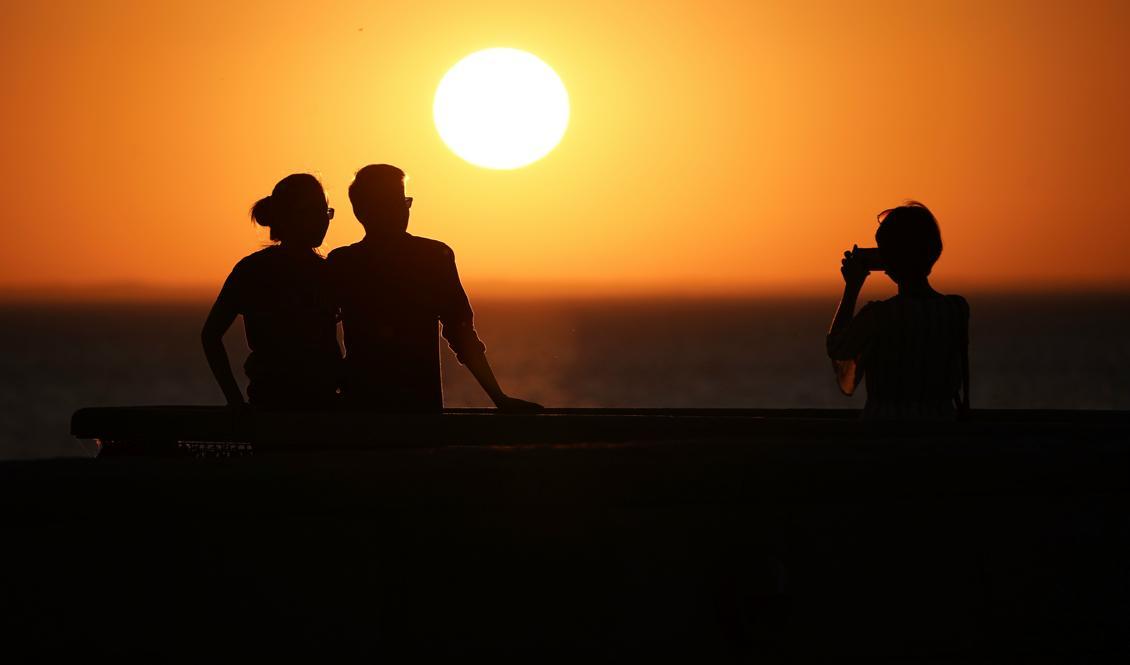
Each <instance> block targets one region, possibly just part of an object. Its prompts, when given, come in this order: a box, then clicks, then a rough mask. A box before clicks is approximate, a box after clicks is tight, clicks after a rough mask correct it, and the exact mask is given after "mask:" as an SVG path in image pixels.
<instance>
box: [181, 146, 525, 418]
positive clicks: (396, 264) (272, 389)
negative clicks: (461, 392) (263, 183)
mask: <svg viewBox="0 0 1130 665" xmlns="http://www.w3.org/2000/svg"><path fill="white" fill-rule="evenodd" d="M349 200H350V202H351V203H352V204H353V212H354V215H356V217H357V219H358V221H360V222H361V225H362V226H363V227H364V228H365V237H364V238H363V239H362V240H361V242H358V243H356V244H353V245H350V246H348V247H340V248H338V249H335V250H334V251H332V252H330V254H329V256H328V257H327V258H325V259H323V258H322V257H321V256H320V255H319V254H318V253H317V252H316V251H315V248H317V247H319V246H320V245H321V244H322V241H323V240H324V238H325V235H326V230H327V229H328V228H329V222H330V220H331V219H333V217H334V210H333V208H330V207H329V204H328V202H327V200H326V195H325V192H324V191H323V189H322V185H321V183H320V182H318V179H317V178H315V177H314V176H312V175H308V174H294V175H290V176H287V177H286V178H283V179H282V180H281V181H279V183H278V184H277V185H275V188H274V190H273V191H272V192H271V194H270V196H267V197H265V198H263V199H261V200H259V201H258V202H257V203H256V204H255V205H254V207H253V208H252V210H251V217H252V218H253V219H254V220H255V222H256V223H258V224H260V225H261V226H266V227H269V228H270V230H271V240H274V241H277V244H275V245H271V246H269V247H267V248H265V249H263V250H260V251H258V252H255V253H254V254H252V255H250V256H248V257H246V258H244V259H243V260H241V261H240V262H239V263H237V264H236V266H235V268H233V269H232V272H231V275H229V276H228V278H227V281H225V282H224V286H223V288H222V289H221V291H220V295H219V296H218V297H217V298H216V302H215V304H214V305H213V306H212V310H211V312H210V313H209V315H208V319H207V321H206V322H205V324H204V330H203V332H202V340H203V343H204V351H205V355H206V356H207V358H208V364H209V366H210V367H211V369H212V373H213V374H214V375H215V377H216V380H217V381H218V382H219V384H220V388H221V389H222V390H223V392H224V396H225V398H226V399H227V402H228V404H229V405H231V406H234V407H240V406H243V405H244V404H245V402H244V399H243V394H242V393H241V392H240V389H239V386H238V384H237V383H236V381H235V377H234V376H233V374H232V370H231V364H230V362H229V360H228V356H227V352H226V350H225V349H224V346H223V335H224V333H225V332H226V331H227V330H228V328H230V327H231V324H232V323H233V322H234V321H235V318H236V317H237V316H239V315H242V316H243V317H244V327H245V330H246V334H247V343H248V346H249V347H250V348H251V355H250V356H249V357H248V358H247V362H246V364H245V365H244V368H245V370H246V372H247V377H248V379H249V381H250V383H249V385H248V388H247V397H248V401H249V402H250V404H251V405H252V406H255V407H257V408H263V409H268V410H307V409H313V410H319V409H332V408H337V407H339V406H340V407H345V408H350V409H366V410H370V409H371V410H387V411H398V412H429V411H439V410H440V409H442V407H443V393H442V387H441V384H440V365H439V348H438V340H437V336H436V332H437V322H438V323H441V324H442V326H443V336H444V338H446V339H447V341H448V344H449V345H450V346H451V349H452V350H453V351H454V352H455V355H456V357H457V358H458V359H459V362H460V363H462V364H463V365H464V366H466V367H467V369H469V370H470V371H471V373H472V374H473V375H474V377H475V379H476V380H478V382H479V385H481V386H482V387H483V389H484V390H485V391H486V393H487V394H488V395H489V396H490V398H491V399H492V400H493V401H494V403H495V405H496V406H498V407H499V408H500V409H506V410H536V409H540V408H541V407H540V405H538V404H534V403H533V402H527V401H524V400H520V399H516V398H513V397H510V396H508V395H507V394H506V393H505V392H503V390H502V388H500V387H499V385H498V381H497V380H496V379H495V376H494V372H493V371H492V370H491V366H490V363H489V362H487V357H486V347H485V346H484V345H483V343H482V342H481V341H480V340H479V337H478V335H477V334H476V333H475V326H474V314H473V313H472V311H471V305H470V302H469V301H468V299H467V294H466V293H465V292H464V290H463V286H462V284H461V283H460V281H459V274H458V272H457V271H456V268H455V255H454V253H453V252H452V251H451V249H450V248H449V247H448V246H447V245H445V244H443V243H441V242H437V241H435V240H428V239H427V238H419V237H416V236H413V235H410V234H409V233H408V232H407V228H408V217H409V214H410V209H411V207H412V199H411V198H410V197H406V196H405V195H404V172H403V171H401V170H400V169H398V168H396V167H395V166H389V165H387V164H377V165H370V166H366V167H364V168H362V169H361V170H360V171H358V172H357V175H356V177H355V178H354V180H353V183H352V184H351V185H350V186H349ZM339 320H340V321H341V324H342V328H343V331H344V340H345V350H346V353H345V357H344V358H343V357H342V354H341V349H340V346H339V345H338V341H337V324H338V321H339Z"/></svg>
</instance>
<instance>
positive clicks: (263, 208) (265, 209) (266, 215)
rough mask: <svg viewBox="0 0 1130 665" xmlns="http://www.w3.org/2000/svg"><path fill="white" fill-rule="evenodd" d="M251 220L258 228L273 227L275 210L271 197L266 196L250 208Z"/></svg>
mask: <svg viewBox="0 0 1130 665" xmlns="http://www.w3.org/2000/svg"><path fill="white" fill-rule="evenodd" d="M251 219H253V220H255V223H256V224H258V225H259V226H268V227H269V226H273V225H274V222H275V210H274V205H273V201H272V200H271V195H270V194H268V195H266V196H264V197H263V198H261V199H259V200H258V201H256V202H255V205H253V206H251Z"/></svg>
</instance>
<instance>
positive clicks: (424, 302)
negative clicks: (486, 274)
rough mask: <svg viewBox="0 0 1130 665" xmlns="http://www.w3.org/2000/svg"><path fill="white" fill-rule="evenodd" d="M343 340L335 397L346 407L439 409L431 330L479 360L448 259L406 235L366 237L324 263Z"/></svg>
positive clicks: (441, 247) (470, 316)
mask: <svg viewBox="0 0 1130 665" xmlns="http://www.w3.org/2000/svg"><path fill="white" fill-rule="evenodd" d="M327 265H328V267H329V274H330V280H331V282H332V285H333V286H332V288H333V292H334V294H335V298H336V299H337V303H338V304H339V305H340V307H341V317H342V327H343V333H344V336H345V373H344V380H343V383H342V393H343V396H344V397H345V401H346V404H347V405H348V406H350V407H353V408H364V409H383V410H392V411H435V410H439V409H441V408H443V390H442V387H441V383H440V365H439V339H438V336H437V329H438V324H439V323H442V324H443V336H444V338H446V339H447V341H448V344H449V345H450V346H451V349H452V351H454V352H455V355H456V356H457V357H458V358H459V360H460V362H462V361H464V360H465V359H466V358H467V357H468V356H469V354H482V353H483V352H484V351H485V347H484V346H483V343H482V342H481V341H480V340H479V337H478V335H477V334H476V333H475V326H474V313H473V312H472V310H471V304H470V302H469V301H468V300H467V294H466V292H465V291H464V290H463V285H462V284H461V283H460V282H459V273H458V271H457V270H456V268H455V254H454V252H452V251H451V248H450V247H448V246H447V245H445V244H443V243H442V242H438V241H435V240H429V239H428V238H420V237H417V236H413V235H411V234H408V233H399V234H395V235H390V236H386V237H380V238H373V237H366V238H365V239H364V240H362V241H361V242H359V243H356V244H353V245H349V246H347V247H340V248H338V249H335V250H334V251H332V252H330V255H329V257H328V258H327Z"/></svg>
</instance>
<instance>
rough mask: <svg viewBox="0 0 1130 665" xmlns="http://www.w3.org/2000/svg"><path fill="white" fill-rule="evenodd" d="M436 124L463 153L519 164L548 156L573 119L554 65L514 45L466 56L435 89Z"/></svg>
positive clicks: (491, 162)
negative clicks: (570, 118) (552, 66)
mask: <svg viewBox="0 0 1130 665" xmlns="http://www.w3.org/2000/svg"><path fill="white" fill-rule="evenodd" d="M433 114H434V115H435V122H436V129H438V130H439V135H440V137H441V138H442V139H443V142H444V143H446V144H447V146H448V147H449V148H451V149H452V151H454V152H455V154H457V155H459V156H460V157H462V158H463V159H465V160H467V161H468V162H471V163H472V164H476V165H478V166H484V167H486V168H490V169H515V168H518V167H519V166H525V165H526V164H529V163H530V162H534V161H537V160H539V159H541V158H542V157H544V156H545V155H546V154H547V153H548V152H549V151H550V150H553V148H554V147H555V146H556V145H557V144H558V143H559V142H560V141H561V137H562V136H563V135H564V134H565V126H566V125H568V124H569V93H568V92H566V91H565V85H564V84H563V83H562V82H561V78H560V77H558V76H557V73H556V72H554V71H553V70H552V69H551V68H550V67H549V65H547V64H545V63H544V62H542V61H541V60H539V59H538V58H537V57H536V56H534V55H531V54H529V53H526V52H525V51H519V50H517V49H512V48H492V49H487V50H485V51H478V52H476V53H472V54H471V55H469V56H467V57H466V58H463V59H462V60H460V61H459V62H457V63H456V64H455V66H454V67H452V68H451V69H450V70H449V71H448V72H447V74H445V75H444V77H443V80H442V81H440V82H439V88H437V89H436V98H435V106H434V107H433Z"/></svg>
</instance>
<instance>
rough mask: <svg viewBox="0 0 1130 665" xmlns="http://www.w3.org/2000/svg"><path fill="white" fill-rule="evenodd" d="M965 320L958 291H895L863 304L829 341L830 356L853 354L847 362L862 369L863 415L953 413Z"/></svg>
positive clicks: (894, 416)
mask: <svg viewBox="0 0 1130 665" xmlns="http://www.w3.org/2000/svg"><path fill="white" fill-rule="evenodd" d="M968 320H969V305H968V304H967V303H966V302H965V299H964V298H962V297H961V296H945V295H942V294H940V293H931V294H925V295H922V296H911V295H896V296H894V297H893V298H890V299H888V300H882V301H877V302H871V303H868V304H867V305H864V307H863V308H862V309H860V311H859V313H858V314H856V316H855V320H854V321H852V325H851V328H850V329H849V330H850V332H848V333H846V334H845V336H844V337H841V338H837V339H834V340H831V341H830V345H831V348H832V349H833V356H836V355H854V357H853V358H851V359H849V361H851V362H856V363H858V370H857V371H859V370H863V377H864V382H865V384H866V387H867V404H866V405H865V406H864V416H865V417H867V418H876V419H947V418H952V417H954V413H955V408H957V407H958V406H959V405H958V404H957V403H956V402H955V397H956V396H957V395H959V393H960V392H961V390H962V379H963V371H964V369H963V360H964V349H965V348H966V345H967V343H968V340H967V334H968V333H967V323H968ZM846 335H851V336H852V338H847V337H846ZM845 350H850V352H849V353H847V354H845V353H844V351H845ZM836 351H839V353H836ZM841 362H844V360H841Z"/></svg>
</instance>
